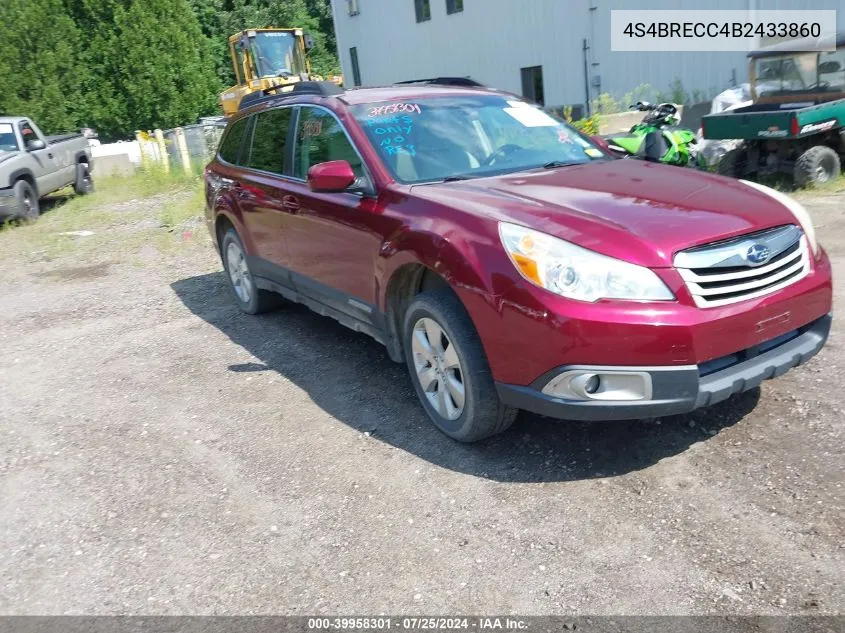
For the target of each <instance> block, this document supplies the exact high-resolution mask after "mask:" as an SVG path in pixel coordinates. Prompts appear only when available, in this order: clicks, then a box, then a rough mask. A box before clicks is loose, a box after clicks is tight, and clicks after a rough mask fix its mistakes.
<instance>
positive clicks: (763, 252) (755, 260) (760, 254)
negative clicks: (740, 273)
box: [745, 244, 770, 266]
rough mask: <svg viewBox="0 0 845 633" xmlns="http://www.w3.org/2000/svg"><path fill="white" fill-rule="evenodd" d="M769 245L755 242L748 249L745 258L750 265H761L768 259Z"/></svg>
mask: <svg viewBox="0 0 845 633" xmlns="http://www.w3.org/2000/svg"><path fill="white" fill-rule="evenodd" d="M769 254H770V253H769V247H768V246H765V245H764V244H755V245H754V246H752V247H751V248H749V249H748V252H747V253H746V254H745V259H746V260H747V261H748V263H749V264H751V265H752V266H761V265H763V264H765V263H766V262H767V261H769Z"/></svg>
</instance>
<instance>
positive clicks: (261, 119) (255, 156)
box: [247, 108, 293, 174]
mask: <svg viewBox="0 0 845 633" xmlns="http://www.w3.org/2000/svg"><path fill="white" fill-rule="evenodd" d="M292 114H293V109H292V108H279V109H276V110H267V111H266V112H261V113H259V114H257V115H256V117H257V119H258V120H257V121H256V122H255V130H254V131H253V133H252V151H251V152H250V155H249V161H248V162H247V166H248V167H251V168H253V169H260V170H262V171H269V172H272V173H274V174H284V173H285V143H286V142H287V138H288V131H289V130H290V120H291V116H292Z"/></svg>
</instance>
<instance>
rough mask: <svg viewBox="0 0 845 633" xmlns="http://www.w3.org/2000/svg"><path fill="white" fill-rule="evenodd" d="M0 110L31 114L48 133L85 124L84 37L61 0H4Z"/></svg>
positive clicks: (0, 30)
mask: <svg viewBox="0 0 845 633" xmlns="http://www.w3.org/2000/svg"><path fill="white" fill-rule="evenodd" d="M2 2H3V19H2V20H0V112H2V113H3V114H12V115H26V116H30V117H32V118H33V119H35V121H36V122H37V123H38V125H39V126H40V127H41V128H42V129H43V130H44V131H45V132H47V133H55V132H61V131H68V130H72V129H75V128H78V127H80V126H82V125H84V124H85V123H86V122H87V116H88V115H87V109H86V99H85V98H84V94H83V86H84V85H85V83H86V80H87V76H88V71H87V68H86V67H85V65H84V63H82V60H81V55H80V51H81V43H82V36H81V33H80V31H79V29H78V28H77V26H76V25H75V24H74V22H73V20H72V19H71V18H70V17H69V16H68V15H67V14H65V13H64V11H63V6H62V3H61V0H2Z"/></svg>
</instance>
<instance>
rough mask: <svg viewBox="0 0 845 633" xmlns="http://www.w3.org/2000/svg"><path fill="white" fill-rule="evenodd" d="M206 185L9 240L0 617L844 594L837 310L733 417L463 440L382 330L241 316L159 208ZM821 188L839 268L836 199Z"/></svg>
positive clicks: (819, 205) (531, 606)
mask: <svg viewBox="0 0 845 633" xmlns="http://www.w3.org/2000/svg"><path fill="white" fill-rule="evenodd" d="M98 195H99V194H98ZM191 196H193V194H192V193H191V192H189V191H177V192H176V193H172V194H168V195H160V196H153V197H147V198H143V199H134V200H128V201H127V200H124V201H120V202H115V201H108V200H107V199H105V198H104V199H101V201H100V202H99V203H98V204H99V205H100V206H99V207H97V208H96V209H94V211H91V212H89V213H88V214H87V215H83V214H80V215H79V216H78V218H75V217H74V216H73V215H72V214H70V212H65V209H64V208H60V209H58V210H54V211H52V212H50V213H48V214H47V215H46V216H45V217H44V218H42V220H41V222H42V223H44V224H43V225H42V228H41V229H39V230H40V231H41V233H42V234H44V233H45V232H49V231H50V230H54V231H56V232H59V230H68V227H72V226H75V228H76V229H90V228H91V227H92V226H95V225H96V227H97V228H96V230H95V234H94V235H92V236H52V237H50V239H49V240H48V241H47V242H46V245H45V246H44V247H43V248H40V247H35V246H32V244H41V242H39V241H38V240H43V239H47V238H45V237H44V235H41V236H40V237H38V238H37V239H36V238H35V237H32V238H31V236H30V235H29V233H28V232H27V231H28V230H29V229H30V227H23V228H18V229H13V230H7V231H3V232H2V233H0V263H2V269H3V271H4V274H3V278H2V280H0V298H2V310H0V613H5V614H35V613H43V614H47V613H50V614H59V613H103V614H105V613H128V614H137V613H166V614H175V613H180V614H183V613H206V614H211V613H217V614H245V613H281V614H306V613H308V614H319V613H326V614H338V613H341V614H353V613H357V614H361V613H380V612H387V613H425V614H449V613H494V612H495V613H511V612H513V613H520V614H525V615H528V614H547V613H557V614H574V613H579V614H583V613H590V614H629V613H630V614H635V613H636V614H704V613H737V614H745V613H748V614H750V613H755V614H784V613H794V614H798V613H801V614H809V613H812V614H822V613H839V612H842V611H843V610H845V583H843V579H844V577H845V573H844V572H843V570H845V515H843V501H845V490H843V479H845V478H843V469H842V465H843V456H844V455H843V453H845V436H844V435H843V424H845V415H843V409H845V403H843V402H842V400H841V394H842V391H843V389H845V380H843V377H845V350H843V340H845V337H843V324H842V323H843V322H842V321H841V320H836V321H835V322H834V334H833V335H832V337H831V340H830V342H829V344H828V346H827V348H826V349H825V350H824V351H823V352H822V353H821V354H820V355H819V356H818V357H816V358H815V359H814V360H813V361H812V362H810V363H809V364H808V365H806V366H804V367H802V368H800V369H798V370H795V371H793V372H791V373H790V374H788V375H787V376H785V377H783V378H781V379H778V380H776V381H773V382H768V383H766V384H765V385H764V387H763V389H762V390H757V391H752V392H749V393H747V394H745V395H743V396H741V397H738V398H735V399H733V400H731V401H729V402H727V403H724V404H723V405H721V406H718V407H716V408H714V409H710V410H705V411H701V412H697V413H695V414H693V415H689V416H682V417H673V418H664V419H662V420H652V421H632V422H624V423H605V424H580V423H565V422H555V421H552V420H548V419H543V418H540V417H537V416H531V415H526V414H523V415H521V417H520V419H519V420H518V422H517V424H516V425H515V426H514V428H513V429H512V430H510V431H509V432H508V433H506V434H505V435H503V436H500V437H498V438H495V439H493V440H490V441H488V442H485V443H482V444H478V445H473V446H463V445H460V444H457V443H455V442H453V441H451V440H449V439H447V438H445V437H444V436H442V435H440V434H439V433H437V432H436V431H435V430H434V428H433V427H432V426H430V424H429V423H428V421H427V420H426V418H425V417H424V414H423V412H422V409H421V408H420V406H419V405H418V404H417V402H416V400H415V398H414V395H413V392H412V388H411V385H410V382H409V379H408V378H407V376H406V374H405V370H404V368H403V367H402V366H398V365H394V364H393V363H391V362H390V361H389V360H388V359H387V356H386V354H385V352H384V350H383V348H381V347H380V346H379V345H378V344H376V343H375V342H373V341H372V340H371V339H369V338H367V337H366V336H363V335H359V334H355V333H353V332H351V331H348V330H346V329H344V328H343V327H341V326H340V325H338V324H336V323H335V322H333V321H331V320H329V319H325V318H321V317H317V316H314V315H312V314H311V313H309V312H308V311H306V310H305V309H304V308H300V307H295V306H293V307H288V308H285V309H283V310H282V311H280V312H278V313H276V314H272V315H268V316H262V317H248V316H245V315H242V314H241V313H239V312H238V311H237V310H236V308H235V307H234V303H233V302H232V300H230V297H229V294H228V290H227V288H226V286H225V281H224V278H223V275H222V273H221V272H220V266H219V261H218V260H217V259H216V256H215V254H214V253H213V251H212V250H211V248H210V246H209V245H208V242H207V238H206V235H205V233H204V229H203V228H202V227H201V226H199V225H198V224H197V223H196V221H192V220H190V219H189V220H187V221H177V220H178V218H177V220H174V221H173V222H167V221H165V222H161V221H159V220H156V218H162V217H167V216H168V213H169V212H168V210H167V209H168V205H172V204H173V203H174V202H173V201H174V200H176V201H177V202H178V201H180V200H187V199H189V198H191ZM806 203H807V206H808V208H810V210H811V212H812V213H813V215H814V219H815V221H816V224H817V225H818V226H819V228H820V231H819V233H820V236H821V240H822V242H823V244H824V245H825V246H826V247H827V249H828V251H829V252H830V254H831V257H832V258H833V260H834V266H835V269H836V273H837V275H838V276H839V277H840V278H842V277H843V275H845V214H843V204H845V195H841V194H839V195H826V196H822V197H819V196H817V197H815V198H813V199H811V200H807V202H806ZM63 213H64V215H62V214H63ZM51 215H52V216H54V217H53V218H52V219H51V218H50V216H51ZM44 227H46V228H44ZM30 232H31V231H30ZM139 236H140V238H139ZM24 238H26V239H24ZM840 288H841V286H840ZM836 300H837V303H838V306H837V307H838V309H839V310H840V311H841V310H842V309H843V308H845V305H843V301H844V300H845V298H844V297H843V293H842V290H841V289H840V290H839V291H838V292H837V299H836Z"/></svg>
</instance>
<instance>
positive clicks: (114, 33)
mask: <svg viewBox="0 0 845 633" xmlns="http://www.w3.org/2000/svg"><path fill="white" fill-rule="evenodd" d="M0 6H2V7H3V11H2V15H3V19H2V20H0V115H26V116H31V117H32V118H34V119H35V120H36V122H38V123H39V125H40V126H41V127H42V129H44V131H45V132H47V133H48V134H49V133H57V132H62V131H70V130H75V129H78V128H80V127H93V128H95V129H97V131H98V132H99V133H100V137H101V138H102V139H104V140H113V139H120V138H130V137H132V136H133V134H134V132H135V130H147V129H154V128H163V129H166V128H170V127H174V126H178V125H185V124H188V123H191V122H194V121H196V119H197V118H198V117H200V116H207V115H213V114H219V113H220V111H219V106H218V104H217V98H218V96H219V94H220V92H221V91H222V90H223V89H224V88H226V87H228V86H230V85H232V84H233V83H234V75H233V71H232V63H231V59H230V57H229V49H228V37H229V36H230V35H232V34H233V33H236V32H237V31H240V30H243V29H246V28H262V27H268V26H277V27H297V28H302V29H303V30H305V31H306V32H307V33H310V34H312V36H313V37H314V40H315V48H314V50H312V51H311V53H310V54H309V57H310V59H311V63H312V66H313V70H314V72H315V73H318V74H323V75H333V74H338V73H339V72H340V70H339V63H338V60H337V56H336V45H335V39H334V27H333V24H332V15H331V5H330V0H0Z"/></svg>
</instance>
